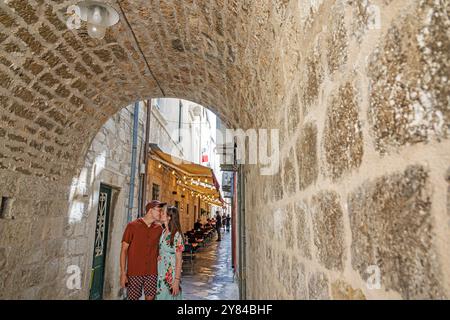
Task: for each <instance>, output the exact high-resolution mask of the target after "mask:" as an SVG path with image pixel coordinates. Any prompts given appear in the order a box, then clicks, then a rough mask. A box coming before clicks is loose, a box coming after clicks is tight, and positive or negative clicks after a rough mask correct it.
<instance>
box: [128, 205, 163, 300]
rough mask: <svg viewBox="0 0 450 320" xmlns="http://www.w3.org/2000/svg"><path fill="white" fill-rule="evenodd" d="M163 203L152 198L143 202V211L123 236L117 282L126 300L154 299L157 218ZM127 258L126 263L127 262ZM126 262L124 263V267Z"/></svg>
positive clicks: (158, 226) (157, 249) (159, 224)
mask: <svg viewBox="0 0 450 320" xmlns="http://www.w3.org/2000/svg"><path fill="white" fill-rule="evenodd" d="M165 205H166V203H164V202H159V201H158V200H153V201H151V202H149V203H147V205H146V206H145V210H146V214H145V216H144V217H143V218H138V219H136V220H134V221H132V222H130V223H128V225H127V227H126V229H125V232H124V234H123V237H122V250H121V252H120V286H121V287H122V288H125V287H127V295H128V300H139V298H140V297H141V296H142V290H144V295H145V300H153V299H154V298H155V295H156V283H157V279H158V268H157V261H158V254H159V238H160V237H161V233H162V226H161V223H160V222H159V221H160V219H161V211H162V209H163V208H164V206H165ZM127 260H128V263H127ZM125 266H126V267H125Z"/></svg>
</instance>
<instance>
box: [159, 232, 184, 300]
mask: <svg viewBox="0 0 450 320" xmlns="http://www.w3.org/2000/svg"><path fill="white" fill-rule="evenodd" d="M183 251H184V243H183V238H182V237H181V234H180V233H178V232H177V233H176V234H175V237H174V238H173V246H171V245H170V232H169V233H167V234H166V233H165V232H164V231H163V233H162V234H161V238H160V239H159V257H158V284H157V289H156V290H157V291H156V300H182V292H181V290H180V293H178V294H177V295H176V296H173V295H172V294H171V293H170V285H171V284H172V283H173V281H174V280H175V260H176V259H175V253H177V252H183ZM180 288H181V285H180Z"/></svg>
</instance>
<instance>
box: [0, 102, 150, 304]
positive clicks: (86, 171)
mask: <svg viewBox="0 0 450 320" xmlns="http://www.w3.org/2000/svg"><path fill="white" fill-rule="evenodd" d="M133 111H134V106H129V107H127V108H124V109H123V110H121V111H120V112H119V113H117V114H116V115H114V116H113V117H112V118H111V119H109V120H108V121H107V122H106V123H105V125H104V126H103V127H102V128H101V129H100V131H99V132H98V133H97V135H96V136H95V138H94V140H93V141H92V143H91V146H90V148H89V150H88V152H87V154H86V158H85V163H84V166H83V168H82V169H81V172H80V174H79V176H78V177H74V178H73V179H72V181H71V187H70V190H69V192H68V193H67V194H66V195H65V196H64V198H62V199H61V204H60V206H59V207H57V206H56V204H55V202H54V200H53V199H54V197H55V196H54V195H51V194H50V190H49V191H48V192H49V193H46V194H45V196H46V197H48V198H47V199H48V200H45V201H42V200H39V198H37V199H35V200H34V201H32V200H29V199H30V198H31V199H32V198H33V195H34V194H42V191H43V190H46V189H44V188H45V185H36V184H34V185H31V186H30V188H31V190H29V191H30V194H29V195H28V196H27V197H25V195H23V197H24V199H23V200H22V199H21V198H20V197H18V195H17V194H16V195H15V197H14V204H13V206H12V208H11V212H10V214H11V216H10V217H9V218H8V219H6V220H2V221H1V222H0V226H1V228H2V232H1V235H2V241H1V244H2V245H1V247H2V248H1V250H2V252H5V253H6V260H5V263H3V264H2V282H1V284H2V285H1V288H2V290H1V291H0V294H1V295H2V297H5V298H16V299H36V298H40V299H48V298H61V299H87V298H89V283H90V277H91V268H92V257H93V252H94V241H95V228H96V219H97V210H98V194H99V190H100V183H103V184H106V185H108V186H110V187H112V188H113V195H112V202H111V212H110V223H109V233H108V235H107V237H108V239H107V253H106V268H105V285H104V298H105V299H114V298H115V299H117V298H118V297H119V296H118V292H119V288H118V279H119V274H120V270H119V261H118V257H119V253H120V242H121V237H122V233H123V230H124V227H125V225H126V223H127V212H128V211H127V208H128V195H129V190H130V172H131V141H132V126H133ZM144 123H145V109H144V110H143V104H142V103H141V108H140V114H139V128H138V150H141V149H142V146H143V140H142V138H143V135H144V133H145V131H144ZM138 156H139V154H138ZM137 170H138V169H137ZM135 179H136V184H135V190H134V205H133V210H132V215H133V218H136V216H137V211H138V186H139V180H137V179H139V171H137V172H136V178H135ZM33 188H37V190H33ZM47 188H48V187H47ZM62 191H65V190H56V189H51V192H55V193H56V192H59V193H62ZM36 207H37V208H41V207H42V209H43V212H42V213H41V212H39V211H37V210H36V209H35V208H36ZM24 224H25V226H26V227H24ZM30 240H31V243H32V246H30V247H28V246H27V245H26V243H27V242H28V241H30ZM20 259H23V260H22V261H21V260H20ZM71 265H75V266H78V267H79V268H80V271H81V289H79V290H78V289H70V288H68V287H67V286H66V282H67V280H68V279H69V276H71V275H73V271H70V269H69V266H71ZM3 271H4V272H3ZM68 271H69V272H68ZM5 274H6V276H5V277H4V278H3V276H4V275H5Z"/></svg>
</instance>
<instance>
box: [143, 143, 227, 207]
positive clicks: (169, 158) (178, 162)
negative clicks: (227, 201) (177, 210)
mask: <svg viewBox="0 0 450 320" xmlns="http://www.w3.org/2000/svg"><path fill="white" fill-rule="evenodd" d="M149 152H150V157H151V159H153V160H156V161H159V162H160V163H161V164H162V165H165V166H166V167H170V168H171V169H172V174H174V175H175V176H176V177H177V183H178V184H179V185H180V187H183V188H186V189H188V190H189V191H191V192H194V193H197V194H201V195H204V196H205V197H204V198H205V199H204V200H205V201H207V202H211V203H212V204H216V203H214V202H219V203H217V204H216V205H222V204H223V199H222V196H221V194H220V184H219V182H218V181H217V179H216V176H215V175H214V172H213V170H212V169H211V168H209V167H205V166H202V165H199V164H196V163H193V162H190V161H187V160H184V159H181V158H178V157H175V156H173V155H171V154H168V153H165V152H163V151H162V150H161V149H160V148H159V147H158V145H157V144H154V143H150V148H149Z"/></svg>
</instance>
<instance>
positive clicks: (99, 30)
mask: <svg viewBox="0 0 450 320" xmlns="http://www.w3.org/2000/svg"><path fill="white" fill-rule="evenodd" d="M87 30H88V34H89V36H90V37H92V38H95V39H103V37H104V36H105V34H106V27H103V26H100V25H97V24H92V23H88V25H87Z"/></svg>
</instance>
